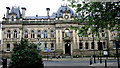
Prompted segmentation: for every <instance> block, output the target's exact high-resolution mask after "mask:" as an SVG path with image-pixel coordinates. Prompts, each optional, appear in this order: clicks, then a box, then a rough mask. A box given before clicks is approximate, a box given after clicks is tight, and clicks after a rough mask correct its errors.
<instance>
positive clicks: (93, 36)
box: [92, 33, 96, 63]
mask: <svg viewBox="0 0 120 68" xmlns="http://www.w3.org/2000/svg"><path fill="white" fill-rule="evenodd" d="M92 35H93V44H92V45H93V46H94V33H92ZM94 47H95V46H94ZM93 57H94V63H96V60H95V48H94V56H93Z"/></svg>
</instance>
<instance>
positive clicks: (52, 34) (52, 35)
mask: <svg viewBox="0 0 120 68" xmlns="http://www.w3.org/2000/svg"><path fill="white" fill-rule="evenodd" d="M50 34H51V38H54V31H53V30H51V33H50Z"/></svg>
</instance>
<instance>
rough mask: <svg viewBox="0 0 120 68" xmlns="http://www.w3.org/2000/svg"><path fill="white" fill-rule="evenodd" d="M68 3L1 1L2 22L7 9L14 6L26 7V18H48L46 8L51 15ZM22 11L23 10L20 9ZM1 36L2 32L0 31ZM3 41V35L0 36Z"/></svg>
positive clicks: (24, 0) (19, 0) (45, 0)
mask: <svg viewBox="0 0 120 68" xmlns="http://www.w3.org/2000/svg"><path fill="white" fill-rule="evenodd" d="M67 3H68V2H66V1H64V2H63V0H0V21H2V18H3V17H4V14H5V15H6V12H7V10H6V7H10V8H12V6H19V7H20V8H21V7H26V9H27V10H26V12H25V14H26V15H25V16H36V15H38V16H46V15H47V12H46V8H50V12H49V14H50V15H52V13H53V12H57V10H58V9H59V7H60V6H61V5H63V4H67ZM20 10H21V9H20ZM0 34H1V30H0ZM0 40H1V35H0Z"/></svg>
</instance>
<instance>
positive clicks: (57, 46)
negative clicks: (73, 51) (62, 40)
mask: <svg viewBox="0 0 120 68" xmlns="http://www.w3.org/2000/svg"><path fill="white" fill-rule="evenodd" d="M58 48H59V45H58V30H56V49H58Z"/></svg>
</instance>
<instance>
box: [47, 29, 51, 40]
mask: <svg viewBox="0 0 120 68" xmlns="http://www.w3.org/2000/svg"><path fill="white" fill-rule="evenodd" d="M47 32H48V38H51V37H50V33H51V32H50V30H48V31H47Z"/></svg>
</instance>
